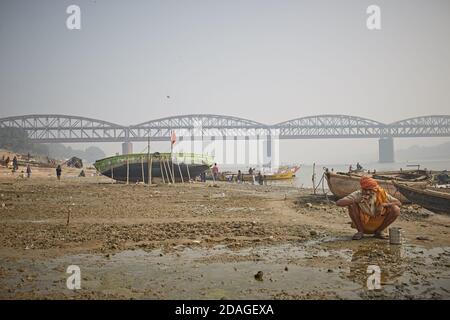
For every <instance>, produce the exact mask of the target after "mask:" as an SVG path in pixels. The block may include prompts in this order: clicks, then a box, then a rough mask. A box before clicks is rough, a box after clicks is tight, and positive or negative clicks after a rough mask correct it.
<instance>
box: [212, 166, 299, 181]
mask: <svg viewBox="0 0 450 320" xmlns="http://www.w3.org/2000/svg"><path fill="white" fill-rule="evenodd" d="M299 169H300V166H293V167H282V168H280V169H278V170H277V171H276V172H271V173H263V172H262V173H261V174H262V176H263V179H264V181H275V180H289V179H293V178H295V174H296V172H297V171H298V170H299ZM237 175H238V174H237V172H231V171H230V172H228V171H225V172H222V173H220V174H219V181H235V180H236V179H237ZM257 176H258V173H257V172H256V171H255V173H253V174H249V173H243V174H242V177H243V181H246V182H253V181H256V179H257ZM207 179H212V177H211V176H207ZM254 179H255V180H254Z"/></svg>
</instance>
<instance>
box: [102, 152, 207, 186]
mask: <svg viewBox="0 0 450 320" xmlns="http://www.w3.org/2000/svg"><path fill="white" fill-rule="evenodd" d="M196 158H197V159H199V158H200V157H199V156H196ZM179 159H180V158H178V160H179ZM184 160H186V159H184ZM191 160H192V159H191ZM210 166H211V161H210V160H209V159H206V160H204V159H203V158H201V160H200V161H198V162H197V163H195V162H193V161H173V162H172V160H171V157H170V156H169V155H166V156H161V155H158V156H155V155H145V154H133V155H128V156H116V157H110V158H105V159H101V160H98V161H96V162H95V164H94V167H95V168H96V169H97V171H99V172H100V173H101V174H102V175H104V176H107V177H109V178H112V179H114V180H116V181H123V182H132V183H136V182H144V183H148V179H149V170H151V171H150V173H151V178H152V180H153V181H154V179H156V180H157V181H158V180H163V181H165V182H172V176H173V178H174V180H175V181H176V182H179V181H187V180H188V179H189V178H191V179H195V178H196V177H197V176H199V175H200V174H201V173H202V172H204V171H206V170H208V169H209V168H210ZM150 168H151V169H150Z"/></svg>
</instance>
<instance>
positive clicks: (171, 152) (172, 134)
mask: <svg viewBox="0 0 450 320" xmlns="http://www.w3.org/2000/svg"><path fill="white" fill-rule="evenodd" d="M175 139H176V138H175V132H174V131H173V130H172V131H171V134H170V160H171V162H172V180H173V183H175V171H174V169H175V167H174V165H173V144H174V143H175Z"/></svg>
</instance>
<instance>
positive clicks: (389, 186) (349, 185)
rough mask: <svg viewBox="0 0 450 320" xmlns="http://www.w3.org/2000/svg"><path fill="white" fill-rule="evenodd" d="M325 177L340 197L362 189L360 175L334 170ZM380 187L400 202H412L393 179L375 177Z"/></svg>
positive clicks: (333, 191) (420, 183)
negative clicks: (396, 185) (335, 171)
mask: <svg viewBox="0 0 450 320" xmlns="http://www.w3.org/2000/svg"><path fill="white" fill-rule="evenodd" d="M325 178H326V180H327V183H328V188H329V189H330V191H331V193H332V194H333V195H335V196H336V197H338V198H343V197H346V196H348V195H349V194H350V193H352V192H354V191H357V190H360V189H361V186H360V183H359V182H360V179H361V177H360V176H352V175H344V174H337V173H333V172H327V173H325ZM375 180H376V181H377V182H378V184H379V185H380V187H382V188H383V189H385V190H386V191H387V192H388V193H389V194H390V195H391V196H393V197H395V198H397V199H398V200H399V201H400V202H404V203H408V202H410V201H409V200H408V198H406V197H405V196H404V195H402V194H401V193H400V191H399V190H397V188H396V187H395V185H394V184H393V182H392V180H379V179H375ZM427 184H428V182H427V181H423V182H422V181H421V182H411V185H417V186H426V185H427Z"/></svg>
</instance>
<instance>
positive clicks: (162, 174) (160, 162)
mask: <svg viewBox="0 0 450 320" xmlns="http://www.w3.org/2000/svg"><path fill="white" fill-rule="evenodd" d="M159 168H160V170H161V177H162V181H163V183H164V184H165V183H166V181H165V180H164V170H163V165H162V158H159Z"/></svg>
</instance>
